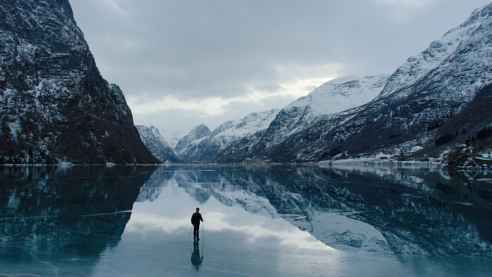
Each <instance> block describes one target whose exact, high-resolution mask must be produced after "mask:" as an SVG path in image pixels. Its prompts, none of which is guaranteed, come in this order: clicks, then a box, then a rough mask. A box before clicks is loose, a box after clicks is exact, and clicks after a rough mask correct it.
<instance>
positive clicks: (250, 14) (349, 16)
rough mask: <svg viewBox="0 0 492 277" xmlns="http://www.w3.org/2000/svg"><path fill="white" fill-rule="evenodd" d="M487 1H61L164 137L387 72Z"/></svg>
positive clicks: (138, 113) (139, 115) (145, 120)
mask: <svg viewBox="0 0 492 277" xmlns="http://www.w3.org/2000/svg"><path fill="white" fill-rule="evenodd" d="M490 1H491V0H71V2H72V5H73V7H74V12H75V15H76V18H77V20H78V22H79V25H80V27H81V28H82V29H83V31H84V33H85V35H86V38H87V40H88V42H89V44H90V46H91V48H92V50H93V52H94V55H95V56H96V60H97V63H98V65H99V68H100V70H101V71H102V73H103V75H104V76H105V78H106V79H108V80H109V81H110V82H114V83H117V84H119V85H120V86H121V87H122V88H123V90H124V91H125V94H126V97H127V100H128V102H129V104H130V106H131V108H132V110H133V113H134V117H135V121H136V123H138V124H148V125H150V124H152V125H155V126H157V127H159V128H160V129H161V131H163V132H164V133H166V136H172V135H180V134H183V133H184V132H187V131H188V130H189V129H190V128H191V127H193V126H195V125H197V124H199V123H205V124H207V125H209V126H210V127H211V128H213V127H216V126H217V125H218V124H219V123H221V122H223V121H225V120H229V119H237V118H239V117H241V116H242V115H245V114H247V113H249V112H252V111H261V110H266V109H270V108H279V107H282V106H283V105H285V104H288V103H289V102H290V101H292V100H294V99H296V98H298V97H300V96H303V95H306V94H307V93H309V91H310V90H311V89H313V88H314V87H315V86H318V85H320V84H322V83H323V82H326V81H328V80H330V79H332V78H335V77H339V76H344V75H365V74H379V73H386V72H387V73H391V72H392V71H394V70H395V69H396V67H397V66H398V65H399V64H401V63H402V62H403V61H405V60H406V58H407V57H409V56H412V55H415V54H416V53H418V52H419V51H420V50H423V49H424V48H426V47H427V45H428V44H429V43H430V42H431V41H432V40H435V39H438V38H440V37H441V35H442V34H443V33H444V32H446V31H447V30H448V29H450V28H451V27H454V26H456V25H458V24H459V23H461V22H462V21H464V20H465V19H466V18H467V17H468V16H469V14H470V13H471V12H472V11H473V10H474V9H475V8H479V7H481V6H483V5H485V4H487V3H488V2H490Z"/></svg>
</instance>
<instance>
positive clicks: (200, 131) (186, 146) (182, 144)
mask: <svg viewBox="0 0 492 277" xmlns="http://www.w3.org/2000/svg"><path fill="white" fill-rule="evenodd" d="M211 133H212V132H211V131H210V129H209V128H208V127H207V126H205V125H203V124H201V125H198V126H196V127H195V128H193V129H192V130H191V131H190V132H189V133H188V134H187V135H186V136H184V137H182V138H181V139H179V140H178V143H177V144H176V147H175V148H174V149H175V151H176V154H178V156H179V157H180V159H182V160H184V161H189V160H190V156H192V155H194V154H193V152H192V151H193V149H196V145H198V144H199V143H200V142H201V141H202V140H204V139H206V138H207V137H208V136H209V135H210V134H211Z"/></svg>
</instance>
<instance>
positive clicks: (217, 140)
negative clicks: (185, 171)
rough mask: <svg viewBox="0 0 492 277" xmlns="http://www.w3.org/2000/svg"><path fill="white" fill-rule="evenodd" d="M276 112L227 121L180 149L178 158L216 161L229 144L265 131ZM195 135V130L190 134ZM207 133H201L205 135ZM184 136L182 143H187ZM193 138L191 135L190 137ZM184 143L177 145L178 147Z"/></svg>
mask: <svg viewBox="0 0 492 277" xmlns="http://www.w3.org/2000/svg"><path fill="white" fill-rule="evenodd" d="M277 113H278V110H269V111H266V112H260V113H251V114H249V115H247V116H245V117H243V118H241V119H239V120H237V121H228V122H225V123H223V124H222V125H220V126H219V127H217V128H216V129H215V130H213V131H212V132H210V133H209V134H208V135H207V136H200V137H199V138H198V139H195V140H193V141H192V142H191V143H188V144H186V147H183V148H180V149H179V150H178V148H176V149H177V151H178V154H179V156H180V157H181V158H182V159H183V160H186V161H191V162H196V161H200V162H211V161H215V160H216V159H217V156H218V155H219V154H220V153H221V152H222V151H224V150H225V149H226V148H227V147H229V146H230V145H231V144H233V143H235V142H237V141H241V140H248V141H249V140H251V139H252V138H251V137H252V136H254V135H255V134H256V133H258V132H261V131H262V130H265V129H266V128H268V127H269V126H270V123H271V122H272V121H273V120H274V119H275V117H276V115H277ZM194 133H196V128H195V129H194V130H192V132H191V133H190V134H194ZM206 133H207V132H201V134H206ZM189 136H190V135H188V136H186V137H185V138H184V139H183V141H189V139H188V137H189ZM191 137H193V135H192V136H191ZM180 145H184V143H181V141H180V143H178V146H180Z"/></svg>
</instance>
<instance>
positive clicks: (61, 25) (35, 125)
mask: <svg viewBox="0 0 492 277" xmlns="http://www.w3.org/2000/svg"><path fill="white" fill-rule="evenodd" d="M62 161H70V162H73V163H104V162H114V163H151V162H155V161H156V160H155V158H154V157H153V156H152V155H151V154H150V153H149V152H148V151H147V149H146V148H145V146H144V145H143V143H142V142H141V140H140V138H139V136H138V133H137V130H136V129H135V127H134V125H133V118H132V114H131V111H130V109H129V108H128V106H127V104H126V101H125V98H124V96H123V93H122V91H121V89H120V88H119V87H118V86H116V85H111V84H109V83H108V82H107V81H106V80H104V79H103V77H102V76H101V74H100V73H99V70H98V68H97V66H96V63H95V61H94V57H93V56H92V54H91V52H90V49H89V46H88V45H87V42H86V41H85V39H84V35H83V33H82V31H81V30H80V29H79V27H78V26H77V24H76V22H75V20H74V16H73V12H72V9H71V6H70V3H69V0H56V1H46V0H45V1H43V0H22V1H21V0H10V1H2V2H1V3H0V163H58V162H62Z"/></svg>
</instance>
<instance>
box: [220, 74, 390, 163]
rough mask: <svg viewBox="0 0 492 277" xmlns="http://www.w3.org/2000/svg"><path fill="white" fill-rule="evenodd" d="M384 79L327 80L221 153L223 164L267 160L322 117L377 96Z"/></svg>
mask: <svg viewBox="0 0 492 277" xmlns="http://www.w3.org/2000/svg"><path fill="white" fill-rule="evenodd" d="M387 79H388V76H386V75H378V76H367V77H363V78H358V77H350V78H349V77H345V78H339V79H335V80H332V81H329V82H327V83H325V84H323V85H321V86H320V87H318V88H316V89H315V90H314V91H312V92H311V93H310V94H309V95H308V96H305V97H302V98H300V99H298V100H296V101H294V102H293V103H291V104H290V105H288V106H287V107H285V108H283V109H282V110H281V111H280V112H279V113H278V114H277V116H276V117H275V119H274V120H273V121H272V122H271V124H270V126H268V128H266V129H265V131H264V132H262V133H258V134H256V136H251V140H249V141H248V140H241V141H237V142H236V143H235V144H232V145H231V146H230V147H229V148H228V149H226V150H225V151H223V153H221V156H220V157H219V159H220V160H223V161H237V160H243V159H258V160H270V157H269V155H270V154H269V151H271V150H272V149H273V147H274V146H275V145H278V144H280V143H282V142H283V141H284V140H286V139H287V138H288V137H290V136H291V135H293V134H295V133H298V132H301V131H303V130H305V129H306V128H308V127H309V126H310V125H312V124H314V123H315V122H316V121H318V120H320V119H321V118H323V117H326V116H329V115H332V114H335V113H338V112H341V111H344V110H347V109H350V108H354V107H357V106H360V105H363V104H366V103H367V102H369V101H371V100H372V99H374V98H375V97H376V96H378V95H379V94H380V93H381V90H382V89H383V87H384V85H385V84H386V81H387Z"/></svg>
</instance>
